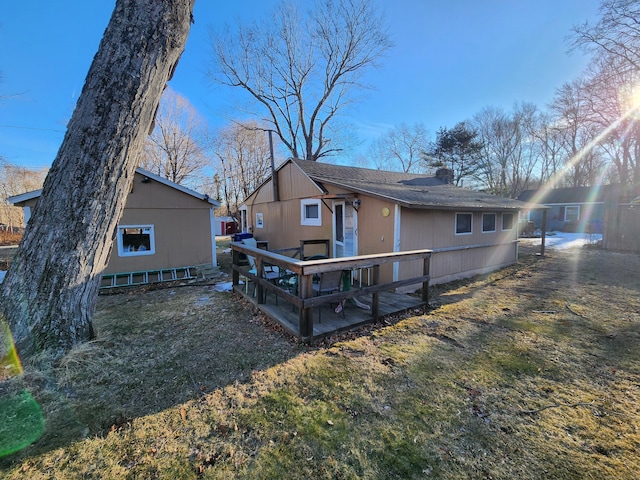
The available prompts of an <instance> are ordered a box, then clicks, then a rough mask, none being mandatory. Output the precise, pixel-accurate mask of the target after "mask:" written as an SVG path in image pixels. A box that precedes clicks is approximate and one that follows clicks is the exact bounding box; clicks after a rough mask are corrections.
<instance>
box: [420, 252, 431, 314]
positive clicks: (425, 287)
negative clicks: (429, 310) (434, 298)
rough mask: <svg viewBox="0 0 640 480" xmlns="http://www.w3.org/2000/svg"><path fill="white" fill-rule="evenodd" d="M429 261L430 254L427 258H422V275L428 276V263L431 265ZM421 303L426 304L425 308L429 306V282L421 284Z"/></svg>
mask: <svg viewBox="0 0 640 480" xmlns="http://www.w3.org/2000/svg"><path fill="white" fill-rule="evenodd" d="M430 260H431V254H429V256H428V257H425V258H424V262H423V264H422V274H423V275H429V270H430V263H431V262H430ZM422 301H423V302H424V303H426V304H427V306H429V280H427V281H426V282H422Z"/></svg>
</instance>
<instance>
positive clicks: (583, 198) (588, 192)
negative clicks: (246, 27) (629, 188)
mask: <svg viewBox="0 0 640 480" xmlns="http://www.w3.org/2000/svg"><path fill="white" fill-rule="evenodd" d="M610 191H611V185H596V186H595V187H567V188H551V189H549V190H546V191H544V190H525V191H524V192H522V193H521V194H520V196H519V197H518V200H522V201H523V202H530V201H532V200H534V199H535V201H536V202H537V203H542V204H545V205H552V204H570V203H593V202H604V200H605V198H606V197H607V195H608V194H609V192H610ZM538 192H541V193H540V195H539V194H538Z"/></svg>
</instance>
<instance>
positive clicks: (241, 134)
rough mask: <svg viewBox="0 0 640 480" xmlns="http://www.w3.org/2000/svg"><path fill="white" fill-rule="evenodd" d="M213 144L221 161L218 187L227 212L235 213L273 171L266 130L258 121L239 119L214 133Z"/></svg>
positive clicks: (214, 150) (211, 144)
mask: <svg viewBox="0 0 640 480" xmlns="http://www.w3.org/2000/svg"><path fill="white" fill-rule="evenodd" d="M210 148H211V151H212V152H213V155H214V156H215V157H216V158H217V159H218V162H219V167H218V168H217V171H218V175H217V183H218V185H217V190H218V191H219V192H220V196H221V198H222V200H223V203H224V204H225V205H226V206H227V215H236V213H237V212H236V211H237V207H238V205H239V204H240V203H241V202H242V201H243V200H244V199H245V198H247V197H248V196H249V194H250V193H251V192H253V191H254V190H255V189H256V188H257V187H258V186H259V185H260V184H261V183H262V182H264V181H265V180H266V179H267V177H268V176H269V175H270V174H271V153H270V147H269V139H268V137H267V133H266V132H265V131H264V128H263V127H261V126H259V125H258V124H257V123H255V122H247V123H244V124H243V123H237V122H236V123H233V124H231V125H229V126H227V127H225V128H222V129H221V130H219V131H218V132H216V133H215V134H214V135H212V137H211V139H210Z"/></svg>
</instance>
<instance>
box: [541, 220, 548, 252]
mask: <svg viewBox="0 0 640 480" xmlns="http://www.w3.org/2000/svg"><path fill="white" fill-rule="evenodd" d="M540 240H541V241H540V256H541V257H544V248H545V242H546V240H547V209H546V208H545V209H544V210H542V232H541V235H540Z"/></svg>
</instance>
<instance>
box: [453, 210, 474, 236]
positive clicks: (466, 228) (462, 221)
mask: <svg viewBox="0 0 640 480" xmlns="http://www.w3.org/2000/svg"><path fill="white" fill-rule="evenodd" d="M472 224H473V214H471V213H456V235H470V234H471V233H472V232H473V228H472Z"/></svg>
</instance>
